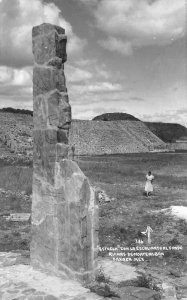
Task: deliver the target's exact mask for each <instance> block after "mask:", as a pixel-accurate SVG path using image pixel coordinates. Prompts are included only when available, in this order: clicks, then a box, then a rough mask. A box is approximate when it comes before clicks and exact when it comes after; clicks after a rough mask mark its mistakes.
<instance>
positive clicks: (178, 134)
mask: <svg viewBox="0 0 187 300" xmlns="http://www.w3.org/2000/svg"><path fill="white" fill-rule="evenodd" d="M144 123H145V124H146V125H147V127H148V128H149V129H150V130H151V131H152V132H153V133H154V134H155V135H157V136H158V137H159V138H160V139H161V140H162V141H164V142H165V143H174V142H175V141H176V140H179V139H181V138H182V139H185V138H187V128H186V127H184V126H182V125H180V124H173V123H157V122H144Z"/></svg>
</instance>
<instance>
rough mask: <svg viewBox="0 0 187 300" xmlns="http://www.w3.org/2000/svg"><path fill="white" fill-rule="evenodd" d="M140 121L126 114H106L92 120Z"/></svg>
mask: <svg viewBox="0 0 187 300" xmlns="http://www.w3.org/2000/svg"><path fill="white" fill-rule="evenodd" d="M119 120H120V121H140V120H139V119H137V118H135V117H134V116H132V115H130V114H126V113H106V114H102V115H99V116H97V117H95V118H93V121H119Z"/></svg>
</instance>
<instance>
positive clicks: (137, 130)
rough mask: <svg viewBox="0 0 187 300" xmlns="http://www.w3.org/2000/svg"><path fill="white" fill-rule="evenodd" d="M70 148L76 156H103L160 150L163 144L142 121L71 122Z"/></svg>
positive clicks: (163, 146) (164, 146)
mask: <svg viewBox="0 0 187 300" xmlns="http://www.w3.org/2000/svg"><path fill="white" fill-rule="evenodd" d="M69 141H70V145H73V144H75V154H77V155H102V154H120V153H133V152H134V153H135V152H148V151H159V150H164V149H166V145H165V143H164V142H163V141H161V140H160V139H159V138H158V137H157V136H156V135H154V134H153V133H152V132H151V131H150V130H149V129H148V127H147V126H146V125H145V124H144V123H143V122H141V121H108V122H105V121H85V120H74V121H73V122H72V125H71V130H70V137H69Z"/></svg>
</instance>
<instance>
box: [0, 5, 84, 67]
mask: <svg viewBox="0 0 187 300" xmlns="http://www.w3.org/2000/svg"><path fill="white" fill-rule="evenodd" d="M0 19H1V31H0V40H1V43H0V53H1V55H0V64H1V65H8V66H14V67H22V66H25V65H31V64H32V41H31V30H32V27H33V26H36V25H39V24H41V23H43V22H50V23H52V24H56V25H59V26H62V27H64V28H65V30H66V34H67V35H68V45H67V49H68V54H70V55H71V54H75V53H77V52H79V51H81V50H82V49H83V47H84V46H85V43H86V41H85V40H81V39H80V38H79V37H78V36H76V35H75V33H74V32H73V29H72V26H71V24H70V23H69V22H67V21H66V20H65V19H64V18H63V17H62V15H61V14H60V9H59V8H58V7H57V6H56V5H55V4H54V3H42V1H41V0H32V1H30V2H29V3H28V1H25V0H14V1H12V0H2V1H1V2H0Z"/></svg>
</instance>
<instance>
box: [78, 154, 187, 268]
mask: <svg viewBox="0 0 187 300" xmlns="http://www.w3.org/2000/svg"><path fill="white" fill-rule="evenodd" d="M79 166H80V167H81V169H82V170H83V171H84V172H85V174H86V175H87V176H88V177H89V179H90V181H91V183H92V184H93V185H94V186H96V187H99V188H101V190H104V191H106V193H107V195H108V196H109V197H110V198H114V200H112V201H111V202H109V203H106V204H103V205H101V206H100V230H99V239H100V246H102V247H105V246H113V247H115V246H117V245H120V246H135V245H136V239H139V238H140V239H142V240H143V242H144V245H147V238H145V237H144V236H142V235H141V232H142V231H145V230H146V227H147V226H148V225H149V226H151V228H152V229H153V233H152V245H153V246H169V245H171V246H176V245H183V250H182V251H171V252H166V253H165V256H164V259H162V260H160V258H151V259H146V262H145V263H143V264H144V265H146V266H147V265H149V264H150V265H151V267H153V265H155V267H156V266H160V265H162V266H163V267H165V264H168V265H171V264H172V265H173V266H174V267H177V268H179V269H181V268H183V267H185V264H184V262H185V261H186V258H187V257H186V253H187V224H186V222H185V221H184V220H177V219H174V218H173V217H172V216H170V215H165V213H163V212H162V211H161V209H165V208H168V207H170V206H171V205H177V206H178V205H183V206H187V189H186V187H187V172H186V169H187V154H186V153H183V154H180V153H177V154H173V153H149V154H125V155H120V156H117V155H116V156H103V157H84V158H83V157H82V158H81V159H80V160H79ZM149 170H151V171H152V173H153V174H154V176H155V181H154V193H153V195H152V196H151V197H150V198H147V197H145V195H144V186H145V175H146V173H147V172H148V171H149ZM102 255H107V252H102ZM141 264H142V262H141Z"/></svg>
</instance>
